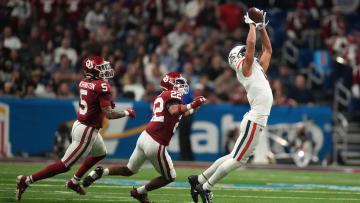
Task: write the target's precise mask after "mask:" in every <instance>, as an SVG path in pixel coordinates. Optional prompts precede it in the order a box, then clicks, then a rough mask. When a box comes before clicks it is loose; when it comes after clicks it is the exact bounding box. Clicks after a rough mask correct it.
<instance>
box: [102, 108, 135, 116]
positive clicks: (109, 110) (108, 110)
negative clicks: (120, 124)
mask: <svg viewBox="0 0 360 203" xmlns="http://www.w3.org/2000/svg"><path fill="white" fill-rule="evenodd" d="M101 111H102V112H103V113H104V114H105V117H106V118H108V119H117V118H122V117H125V116H130V117H132V118H135V117H136V112H135V110H134V109H127V110H125V111H119V110H115V109H113V108H112V107H111V106H105V107H102V108H101Z"/></svg>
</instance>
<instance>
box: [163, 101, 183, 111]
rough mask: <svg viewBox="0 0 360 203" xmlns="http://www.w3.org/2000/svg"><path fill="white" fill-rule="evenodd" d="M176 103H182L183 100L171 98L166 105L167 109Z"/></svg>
mask: <svg viewBox="0 0 360 203" xmlns="http://www.w3.org/2000/svg"><path fill="white" fill-rule="evenodd" d="M176 104H181V101H179V100H176V99H171V100H169V101H167V102H166V105H165V107H166V109H169V108H170V106H172V105H176Z"/></svg>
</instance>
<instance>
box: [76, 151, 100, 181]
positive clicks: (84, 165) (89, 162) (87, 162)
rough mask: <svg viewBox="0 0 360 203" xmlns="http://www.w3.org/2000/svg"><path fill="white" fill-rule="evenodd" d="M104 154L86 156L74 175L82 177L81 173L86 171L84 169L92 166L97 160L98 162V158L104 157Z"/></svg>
mask: <svg viewBox="0 0 360 203" xmlns="http://www.w3.org/2000/svg"><path fill="white" fill-rule="evenodd" d="M104 158H105V155H104V156H99V157H93V156H91V155H90V156H88V157H87V158H86V159H85V161H84V162H83V163H82V164H81V166H80V168H79V169H78V170H77V172H76V173H75V176H76V177H78V178H80V179H81V178H82V177H83V175H84V174H85V173H86V171H88V170H89V169H90V168H91V167H93V166H94V165H95V164H96V163H97V162H99V161H100V160H102V159H104Z"/></svg>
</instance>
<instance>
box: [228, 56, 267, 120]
mask: <svg viewBox="0 0 360 203" xmlns="http://www.w3.org/2000/svg"><path fill="white" fill-rule="evenodd" d="M244 60H245V58H240V57H233V58H229V63H230V66H231V67H232V68H233V69H234V70H235V71H236V77H237V78H238V80H239V81H240V83H241V84H242V85H243V86H244V87H245V90H246V93H247V98H248V100H249V104H250V108H251V109H250V111H249V112H248V115H247V116H248V119H249V120H251V121H254V122H256V123H258V124H260V125H262V126H266V123H267V120H268V117H269V115H270V110H271V106H272V104H273V94H272V91H271V88H270V84H269V81H268V80H267V77H266V75H265V73H264V70H263V68H262V67H261V66H260V64H259V62H258V60H257V59H256V58H255V60H254V63H253V65H252V73H251V75H250V76H249V77H245V76H244V75H243V72H242V67H243V64H244Z"/></svg>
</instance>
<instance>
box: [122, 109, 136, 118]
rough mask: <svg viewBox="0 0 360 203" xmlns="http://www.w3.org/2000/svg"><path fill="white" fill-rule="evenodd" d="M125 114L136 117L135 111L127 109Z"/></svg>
mask: <svg viewBox="0 0 360 203" xmlns="http://www.w3.org/2000/svg"><path fill="white" fill-rule="evenodd" d="M125 114H126V115H127V116H129V117H131V118H135V117H136V112H135V110H134V109H126V111H125Z"/></svg>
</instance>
